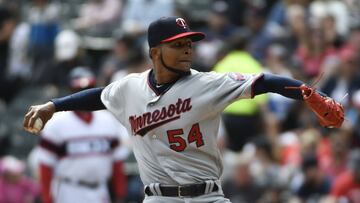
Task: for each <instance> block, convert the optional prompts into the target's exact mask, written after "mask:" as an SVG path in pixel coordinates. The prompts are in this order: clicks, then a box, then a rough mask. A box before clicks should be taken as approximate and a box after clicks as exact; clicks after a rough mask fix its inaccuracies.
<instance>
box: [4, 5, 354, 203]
mask: <svg viewBox="0 0 360 203" xmlns="http://www.w3.org/2000/svg"><path fill="white" fill-rule="evenodd" d="M168 15H178V16H182V17H184V18H185V19H186V20H187V21H188V23H189V24H190V27H191V28H192V29H193V30H198V31H203V32H205V33H206V35H207V39H206V40H204V41H202V42H200V43H198V44H196V45H195V57H194V65H193V68H195V69H197V70H200V71H211V70H213V67H216V66H217V65H218V64H219V62H221V61H222V60H223V59H225V58H226V57H227V56H228V55H229V54H231V53H232V52H233V51H234V50H235V51H240V52H241V53H245V54H247V55H246V57H245V59H244V60H243V61H246V59H248V58H251V59H255V60H256V61H257V63H258V66H259V67H261V70H260V71H264V72H270V73H274V74H280V75H283V76H289V77H294V78H297V79H300V80H303V81H306V82H308V83H309V84H311V83H312V82H313V81H314V80H315V79H316V78H317V77H318V76H319V75H320V74H321V73H323V76H322V77H321V79H320V82H319V83H317V84H316V87H317V88H318V89H320V90H321V91H323V92H325V93H326V94H328V95H329V96H331V97H333V98H334V99H335V100H337V101H338V102H341V103H342V104H343V105H344V106H345V109H346V121H345V122H344V124H343V126H342V128H340V129H324V128H321V127H320V126H319V125H318V122H317V121H316V118H315V117H314V115H313V114H312V113H311V112H310V111H309V109H307V108H306V107H305V106H304V105H303V103H301V102H293V101H290V100H287V99H285V98H282V97H279V96H276V95H272V94H269V95H268V96H267V97H265V98H263V101H261V102H257V103H254V104H252V103H251V102H253V101H247V102H250V104H247V105H253V106H254V107H253V111H252V112H244V111H240V113H239V114H245V115H246V114H249V113H254V114H257V115H258V119H256V120H255V121H253V122H257V123H260V124H259V125H260V126H258V129H259V130H258V131H257V132H256V133H255V134H256V135H254V139H253V141H251V142H250V143H247V144H246V145H245V146H244V147H243V148H241V150H234V149H233V148H229V147H228V146H229V145H228V143H227V142H226V140H227V135H226V130H225V129H224V128H223V129H222V130H221V131H220V133H219V146H220V148H221V150H222V152H223V154H224V163H225V171H224V176H223V183H224V192H225V194H226V196H227V197H229V198H230V199H232V201H233V203H236V202H290V201H294V202H297V201H298V202H319V201H321V200H323V201H325V202H327V201H330V200H329V199H327V198H329V197H336V198H337V199H338V201H339V202H349V201H350V200H349V198H350V199H351V198H357V199H356V200H354V199H353V200H352V201H353V202H360V198H359V196H360V186H359V183H358V185H357V186H356V185H355V188H350V189H349V188H347V190H348V191H346V194H350V193H351V194H352V196H351V197H346V195H345V196H344V197H340V196H341V195H340V196H339V195H338V193H336V189H337V188H335V182H337V181H338V179H341V177H342V175H343V174H346V173H349V171H351V170H354V168H355V169H358V170H359V171H360V157H359V153H360V152H359V146H360V74H359V73H360V67H359V62H360V52H359V50H360V1H359V0H343V1H341V0H252V1H251V0H196V1H190V0H57V1H56V0H12V1H7V0H2V1H0V156H1V157H2V160H7V159H6V158H8V157H9V156H11V157H15V158H17V159H18V160H20V161H21V162H22V163H24V164H25V165H26V170H25V171H23V172H22V173H23V175H25V176H28V177H30V178H31V179H33V180H34V181H35V184H36V181H37V178H38V177H37V174H36V170H35V168H36V157H34V156H35V155H34V156H32V154H33V153H32V152H33V151H34V150H33V149H34V148H35V147H36V146H37V142H38V138H37V137H36V136H33V135H31V134H28V133H26V132H25V131H24V130H23V129H22V119H23V114H24V112H25V111H26V109H27V108H28V106H30V105H32V104H36V103H42V102H44V101H46V100H48V99H50V98H53V97H58V96H63V95H65V94H66V93H68V92H69V89H68V77H69V73H70V71H71V70H72V69H74V68H75V67H79V66H83V67H89V68H90V69H91V70H92V71H93V72H94V73H95V74H96V76H97V82H98V85H99V86H104V85H106V84H108V83H109V82H111V81H114V80H117V79H120V78H121V77H123V76H125V75H126V74H128V73H132V72H141V71H143V70H146V68H150V67H151V64H150V61H149V60H148V58H147V56H148V51H147V49H148V47H147V44H146V34H145V31H146V28H147V25H148V24H149V22H151V21H152V20H154V19H157V18H158V17H161V16H168ZM234 36H235V37H237V39H238V40H241V43H242V44H243V46H242V48H241V49H240V50H239V47H237V48H234V46H232V42H233V41H232V40H233V39H234ZM242 57H244V56H243V55H242ZM230 63H232V61H230ZM233 63H234V66H237V65H238V66H239V69H237V70H239V71H241V72H252V71H254V72H255V71H258V70H257V69H256V68H255V69H256V70H255V69H253V68H254V67H252V66H250V65H249V64H246V62H242V63H241V64H236V63H237V62H236V60H235V61H234V62H233ZM239 125H241V124H239ZM239 133H240V132H239ZM2 165H6V163H5V164H4V163H3V164H0V168H1V166H2ZM3 168H4V167H3ZM1 171H2V170H0V174H1ZM126 173H127V175H128V177H129V180H130V181H129V186H128V188H129V194H128V196H129V197H128V202H137V201H140V200H141V198H142V196H141V195H142V185H141V183H140V182H139V177H138V174H137V166H136V163H135V160H134V158H133V156H129V158H128V160H127V161H126ZM351 180H352V181H355V178H352V179H351ZM338 182H339V181H338ZM339 187H341V184H340V186H339ZM0 189H1V188H0ZM324 199H326V200H324ZM37 201H39V200H37ZM350 202H351V201H350Z"/></svg>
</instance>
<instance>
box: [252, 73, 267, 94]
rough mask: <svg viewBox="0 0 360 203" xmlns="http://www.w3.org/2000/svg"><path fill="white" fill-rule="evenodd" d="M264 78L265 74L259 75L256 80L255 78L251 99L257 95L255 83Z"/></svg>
mask: <svg viewBox="0 0 360 203" xmlns="http://www.w3.org/2000/svg"><path fill="white" fill-rule="evenodd" d="M263 77H264V73H261V74H259V75H258V76H257V77H256V78H255V80H254V81H253V82H252V84H251V99H253V98H254V97H255V96H256V95H255V92H254V89H255V83H256V82H257V81H259V79H260V78H263Z"/></svg>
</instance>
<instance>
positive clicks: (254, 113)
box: [214, 32, 267, 152]
mask: <svg viewBox="0 0 360 203" xmlns="http://www.w3.org/2000/svg"><path fill="white" fill-rule="evenodd" d="M247 40H248V36H243V33H241V32H237V33H234V34H233V36H232V37H231V39H230V41H229V44H231V46H232V47H231V51H230V52H229V53H228V54H227V55H226V56H225V57H224V58H223V59H222V60H221V61H219V62H218V63H217V64H216V65H215V66H214V71H216V72H220V73H221V72H222V73H224V72H239V73H259V72H261V69H262V67H261V65H260V64H259V63H258V62H257V61H256V60H255V59H254V58H253V57H252V56H251V55H250V53H249V52H248V51H247V49H246V48H247ZM266 101H267V96H265V95H259V96H257V97H255V98H254V99H253V100H242V101H237V102H235V103H233V104H231V105H229V106H228V107H227V108H226V109H225V110H224V114H223V121H224V126H225V129H226V132H227V135H228V136H227V138H226V139H227V148H228V149H230V150H231V151H235V152H239V151H241V150H242V148H243V146H244V145H245V143H247V142H248V141H250V139H253V138H255V137H257V136H259V134H260V133H261V129H262V128H261V127H260V126H261V122H259V118H260V116H261V115H262V114H261V113H260V112H262V111H261V106H264V104H265V103H266ZM239 123H241V124H242V125H239Z"/></svg>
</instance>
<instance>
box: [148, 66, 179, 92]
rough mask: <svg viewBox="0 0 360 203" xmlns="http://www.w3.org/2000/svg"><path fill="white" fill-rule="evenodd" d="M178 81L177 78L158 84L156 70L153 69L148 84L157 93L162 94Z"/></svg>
mask: <svg viewBox="0 0 360 203" xmlns="http://www.w3.org/2000/svg"><path fill="white" fill-rule="evenodd" d="M176 81H177V80H175V81H173V82H169V83H165V84H162V85H158V84H157V83H156V79H155V74H154V70H153V69H151V70H150V71H149V75H148V85H149V87H150V88H151V89H152V90H153V91H154V92H155V94H156V95H161V94H164V93H165V92H167V91H168V90H169V89H170V88H171V86H173V84H175V83H176Z"/></svg>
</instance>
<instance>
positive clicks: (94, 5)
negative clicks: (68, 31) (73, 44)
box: [72, 0, 122, 37]
mask: <svg viewBox="0 0 360 203" xmlns="http://www.w3.org/2000/svg"><path fill="white" fill-rule="evenodd" d="M121 11H122V0H87V1H86V2H85V4H84V5H83V6H82V7H81V9H80V11H79V17H78V18H76V19H74V20H73V21H72V24H73V28H74V29H75V30H77V31H79V32H80V33H83V34H84V35H86V36H93V37H111V34H112V32H113V31H114V28H116V26H117V25H118V24H119V21H120V15H121ZM95 13H96V15H94V14H95Z"/></svg>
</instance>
